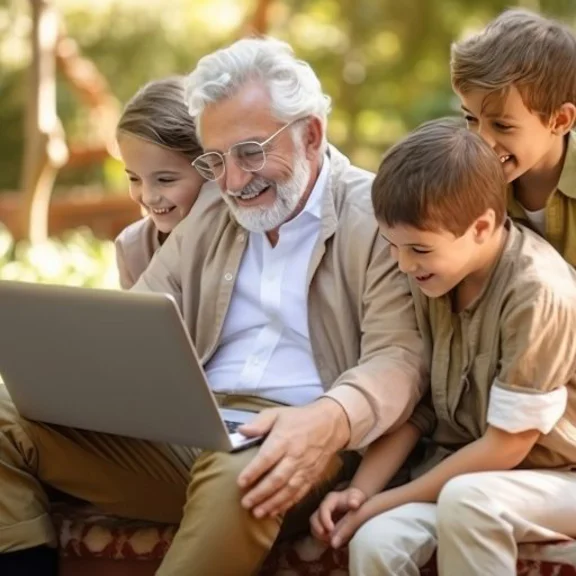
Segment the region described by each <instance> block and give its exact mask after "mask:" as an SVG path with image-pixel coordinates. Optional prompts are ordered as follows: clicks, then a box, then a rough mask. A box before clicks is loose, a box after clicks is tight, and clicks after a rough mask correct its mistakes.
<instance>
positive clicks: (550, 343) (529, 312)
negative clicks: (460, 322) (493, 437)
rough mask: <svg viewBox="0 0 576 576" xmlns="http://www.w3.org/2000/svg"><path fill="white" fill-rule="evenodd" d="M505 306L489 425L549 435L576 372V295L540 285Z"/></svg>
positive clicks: (562, 409)
mask: <svg viewBox="0 0 576 576" xmlns="http://www.w3.org/2000/svg"><path fill="white" fill-rule="evenodd" d="M508 307H509V311H508V312H506V311H505V312H504V314H503V316H502V319H501V326H502V327H501V335H502V343H501V363H500V370H499V373H498V376H497V377H496V379H495V381H494V385H493V386H492V388H491V390H490V398H489V403H488V417H487V420H488V424H490V425H492V426H494V427H496V428H499V429H501V430H504V431H506V432H510V433H513V434H514V433H519V432H524V431H527V430H539V431H540V432H541V433H542V434H548V433H549V432H550V431H551V430H552V429H553V428H554V426H555V425H556V424H557V422H558V421H559V420H560V418H561V417H562V415H563V414H564V411H565V410H566V402H567V396H568V395H567V390H566V385H567V384H568V383H569V382H570V381H571V380H572V379H573V378H574V375H575V374H576V362H575V358H576V338H574V330H575V328H576V298H575V297H574V296H573V295H572V294H565V293H564V292H563V291H562V288H561V287H559V288H558V290H556V291H553V290H552V289H550V288H539V289H537V290H533V291H532V294H526V293H524V294H517V295H516V296H515V298H513V299H511V302H510V303H509V306H508Z"/></svg>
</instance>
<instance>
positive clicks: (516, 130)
mask: <svg viewBox="0 0 576 576" xmlns="http://www.w3.org/2000/svg"><path fill="white" fill-rule="evenodd" d="M459 97H460V100H461V103H462V110H463V112H464V115H465V118H466V122H467V123H468V127H469V128H470V129H471V130H474V131H475V132H478V134H480V136H482V138H484V140H486V142H488V144H490V146H492V148H493V149H494V151H495V152H496V154H498V156H499V158H500V161H501V162H502V165H503V167H504V173H505V174H506V178H507V180H508V182H512V181H513V180H516V178H519V177H521V176H523V175H524V174H528V173H532V172H534V173H539V172H541V171H542V172H543V171H546V170H554V168H555V167H556V166H557V165H558V162H560V160H561V158H562V152H563V145H562V138H561V137H558V135H557V134H555V133H554V132H553V130H552V125H551V122H547V121H545V120H544V119H543V117H542V116H541V115H539V114H538V113H537V112H536V111H530V110H529V109H528V108H527V107H526V106H525V104H524V102H523V100H522V96H521V95H520V92H518V90H517V88H515V87H514V86H513V87H512V88H511V89H510V90H509V92H508V94H507V95H506V96H505V97H504V98H502V97H499V96H498V95H496V94H490V93H489V92H488V91H486V90H471V91H470V92H466V93H465V94H459Z"/></svg>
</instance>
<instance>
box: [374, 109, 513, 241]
mask: <svg viewBox="0 0 576 576" xmlns="http://www.w3.org/2000/svg"><path fill="white" fill-rule="evenodd" d="M506 186H507V184H506V177H505V175H504V170H503V169H502V164H501V162H500V159H499V158H498V156H497V155H496V154H495V153H494V151H493V150H492V148H490V146H489V145H488V144H486V142H484V140H482V138H481V137H480V136H478V134H476V133H474V132H471V131H470V130H468V129H467V128H466V127H465V126H464V125H463V123H462V122H461V121H460V120H455V119H452V118H442V119H439V120H433V121H432V122H427V123H425V124H422V125H421V126H420V127H418V128H417V129H416V130H414V131H413V132H411V133H410V134H409V135H408V136H406V137H405V138H404V139H403V140H401V141H400V142H398V143H397V144H396V145H394V146H393V147H392V148H391V149H390V151H389V152H388V153H387V154H386V156H385V157H384V159H383V160H382V163H381V164H380V168H379V169H378V173H377V174H376V178H375V180H374V183H373V184H372V205H373V206H374V213H375V215H376V219H377V220H378V221H379V222H382V223H384V224H386V225H387V226H395V225H397V224H404V225H408V226H413V227H414V228H418V229H420V230H430V231H439V230H446V231H449V232H452V234H454V235H455V236H462V234H464V233H465V232H466V230H468V228H469V227H470V226H471V225H472V224H473V222H474V220H476V218H478V217H479V216H481V215H482V214H484V212H486V210H488V209H490V208H491V209H492V210H494V212H495V214H496V221H497V223H498V224H501V223H503V222H504V219H505V216H506Z"/></svg>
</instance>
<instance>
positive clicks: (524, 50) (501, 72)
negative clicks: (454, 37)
mask: <svg viewBox="0 0 576 576" xmlns="http://www.w3.org/2000/svg"><path fill="white" fill-rule="evenodd" d="M450 68H451V75H452V85H453V87H454V89H455V90H456V91H457V92H460V93H462V94H466V93H467V92H469V91H471V90H487V91H488V94H491V93H493V94H494V95H497V96H498V97H500V98H504V97H505V96H506V94H507V93H508V91H509V90H510V88H511V87H513V86H514V87H516V88H517V90H518V91H519V92H520V95H521V96H522V100H523V102H524V105H525V106H526V107H527V108H528V109H529V110H530V111H531V112H534V113H537V114H539V115H540V116H541V117H542V120H543V121H547V120H549V119H550V117H551V116H552V114H553V113H554V112H556V111H557V110H558V109H559V108H560V106H561V105H562V104H564V103H567V102H568V103H572V104H575V105H576V36H575V35H574V34H573V32H572V31H571V30H570V28H569V27H568V26H567V25H565V24H562V23H560V22H557V21H555V20H552V19H549V18H545V17H543V16H541V15H539V14H536V13H533V12H530V11H528V10H521V9H515V10H507V11H505V12H503V13H502V14H501V15H500V16H498V17H497V18H496V19H494V20H493V21H492V22H490V23H489V24H488V26H486V28H484V30H482V31H481V32H479V33H478V34H475V35H474V36H472V37H470V38H467V39H464V40H461V41H460V42H455V43H453V44H452V49H451V61H450Z"/></svg>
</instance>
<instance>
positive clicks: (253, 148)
mask: <svg viewBox="0 0 576 576" xmlns="http://www.w3.org/2000/svg"><path fill="white" fill-rule="evenodd" d="M300 120H304V118H297V119H296V120H292V122H288V124H284V126H282V127H281V128H280V129H279V130H277V131H276V132H274V134H272V136H270V137H269V138H267V139H266V140H264V142H256V141H248V142H238V144H234V145H233V146H230V148H229V149H228V152H206V154H202V155H201V156H198V158H196V160H194V162H192V166H194V168H196V170H197V171H198V173H199V174H200V176H202V177H203V178H206V180H218V179H219V178H222V176H224V173H225V172H226V162H225V159H224V156H231V157H232V158H233V159H234V162H236V165H237V166H238V168H241V169H242V170H244V171H246V172H258V170H262V168H264V166H265V165H266V150H265V146H267V145H268V144H270V142H271V141H272V140H273V139H274V138H276V136H278V135H279V134H280V133H281V132H283V131H284V130H286V128H288V127H289V126H292V124H294V123H296V122H299V121H300Z"/></svg>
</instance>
